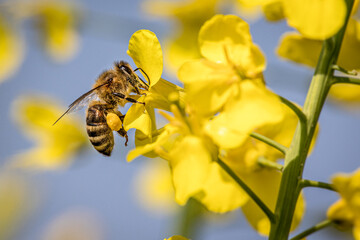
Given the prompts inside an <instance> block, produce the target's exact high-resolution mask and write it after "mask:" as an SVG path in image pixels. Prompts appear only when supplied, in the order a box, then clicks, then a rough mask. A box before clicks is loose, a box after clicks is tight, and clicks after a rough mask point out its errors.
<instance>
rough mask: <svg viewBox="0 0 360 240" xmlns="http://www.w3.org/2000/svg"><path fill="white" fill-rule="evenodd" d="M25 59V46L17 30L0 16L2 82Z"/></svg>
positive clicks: (0, 72) (0, 69) (0, 70)
mask: <svg viewBox="0 0 360 240" xmlns="http://www.w3.org/2000/svg"><path fill="white" fill-rule="evenodd" d="M23 57H24V45H23V42H22V40H21V38H20V37H19V34H18V33H17V32H16V31H15V28H14V26H13V25H12V24H10V23H9V22H8V21H7V20H6V19H5V18H4V17H3V16H0V66H1V67H0V82H1V81H3V80H4V79H6V78H8V77H10V76H11V75H12V74H14V72H15V71H16V70H17V69H18V68H19V66H20V64H21V62H22V60H23Z"/></svg>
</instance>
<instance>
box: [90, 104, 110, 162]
mask: <svg viewBox="0 0 360 240" xmlns="http://www.w3.org/2000/svg"><path fill="white" fill-rule="evenodd" d="M101 107H102V105H93V106H90V107H89V108H88V111H87V116H86V124H87V126H86V130H87V133H88V136H89V140H90V142H91V144H92V145H93V146H94V148H95V149H96V150H97V151H98V152H100V153H102V154H104V155H106V156H110V155H111V152H112V150H113V147H114V135H113V133H112V130H111V129H110V127H109V126H108V125H107V123H106V117H105V114H104V112H103V111H102V108H101Z"/></svg>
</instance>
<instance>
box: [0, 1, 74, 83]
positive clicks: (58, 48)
mask: <svg viewBox="0 0 360 240" xmlns="http://www.w3.org/2000/svg"><path fill="white" fill-rule="evenodd" d="M80 17H81V14H80V9H79V8H78V7H77V6H75V5H74V3H71V2H64V1H56V0H36V1H15V2H13V1H12V2H11V3H10V1H9V3H6V2H5V3H2V8H1V10H0V65H1V66H2V67H1V68H0V80H4V79H6V78H8V77H10V75H11V74H13V73H14V72H15V71H16V70H17V68H18V67H19V66H20V64H21V62H22V60H23V57H24V50H25V44H24V40H23V35H22V34H21V33H20V32H21V31H20V26H21V22H22V21H30V22H31V26H32V27H33V29H34V31H35V32H37V35H38V36H39V40H40V41H41V46H43V47H44V50H45V51H46V53H48V54H49V56H50V57H51V58H52V59H54V60H55V61H58V62H63V61H66V60H68V59H70V58H71V57H73V56H74V54H75V53H76V52H77V49H78V45H79V36H78V32H77V27H78V25H79V21H80Z"/></svg>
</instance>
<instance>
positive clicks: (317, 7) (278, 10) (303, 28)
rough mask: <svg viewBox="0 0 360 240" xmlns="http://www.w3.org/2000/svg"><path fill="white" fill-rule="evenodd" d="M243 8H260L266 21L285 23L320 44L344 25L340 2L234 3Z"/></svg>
mask: <svg viewBox="0 0 360 240" xmlns="http://www.w3.org/2000/svg"><path fill="white" fill-rule="evenodd" d="M238 2H240V4H242V5H244V6H246V7H256V6H260V7H262V8H263V10H264V13H265V16H266V17H267V19H268V20H272V21H273V20H280V19H282V18H286V19H287V23H288V24H289V25H290V26H291V27H294V28H295V29H296V30H298V31H299V32H300V33H301V35H303V36H305V37H307V38H310V39H320V40H324V39H327V38H329V37H331V36H332V35H334V34H335V33H337V32H338V31H339V30H340V28H341V27H342V26H343V25H344V22H345V15H346V4H345V1H344V0H256V1H247V0H238Z"/></svg>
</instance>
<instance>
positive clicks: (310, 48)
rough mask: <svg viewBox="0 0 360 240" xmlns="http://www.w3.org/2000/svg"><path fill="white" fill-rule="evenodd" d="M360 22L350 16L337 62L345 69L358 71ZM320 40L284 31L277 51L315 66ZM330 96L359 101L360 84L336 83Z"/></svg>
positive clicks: (355, 7) (345, 100)
mask: <svg viewBox="0 0 360 240" xmlns="http://www.w3.org/2000/svg"><path fill="white" fill-rule="evenodd" d="M358 3H359V2H358V1H357V2H356V3H355V4H354V9H353V13H354V12H355V11H356V10H357V6H358ZM359 29H360V22H359V21H358V20H356V19H355V18H350V20H349V22H348V25H347V28H346V31H345V35H344V39H343V43H342V45H341V50H340V53H339V57H338V61H337V64H338V65H339V66H341V67H342V68H344V69H347V70H356V71H357V72H359V71H360V64H359V62H360V57H359V54H357V53H358V52H360V37H359V36H360V30H359ZM321 48H322V41H321V40H316V39H311V38H309V37H307V36H304V35H300V34H298V33H286V34H284V36H283V37H282V39H281V40H280V44H279V47H278V49H277V53H278V54H279V56H281V57H283V58H285V59H288V60H291V61H294V62H296V63H300V64H304V65H307V66H310V67H315V66H316V64H317V61H318V58H319V56H320V51H321ZM330 96H332V97H333V98H334V99H337V100H340V101H343V102H359V101H360V86H357V85H350V84H336V85H334V86H332V88H331V90H330Z"/></svg>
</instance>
